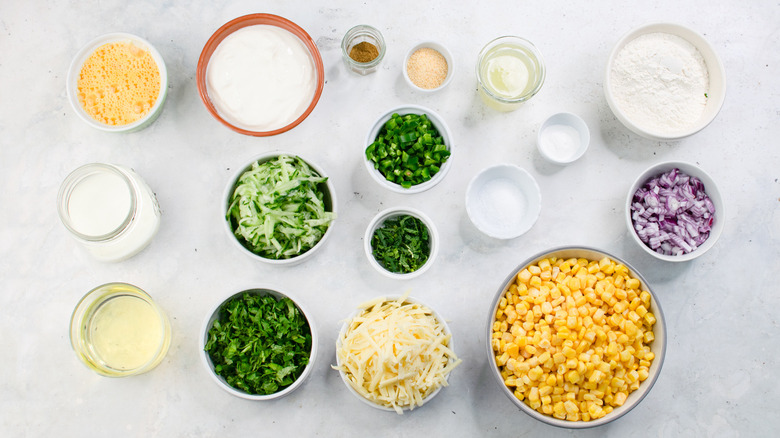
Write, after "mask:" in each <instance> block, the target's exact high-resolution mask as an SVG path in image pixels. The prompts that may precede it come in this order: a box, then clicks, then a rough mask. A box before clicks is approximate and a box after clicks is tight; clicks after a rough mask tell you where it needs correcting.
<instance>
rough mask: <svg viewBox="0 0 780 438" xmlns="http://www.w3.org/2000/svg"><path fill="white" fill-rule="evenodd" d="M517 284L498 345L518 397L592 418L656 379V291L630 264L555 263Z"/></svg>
mask: <svg viewBox="0 0 780 438" xmlns="http://www.w3.org/2000/svg"><path fill="white" fill-rule="evenodd" d="M514 280H515V281H514V283H513V284H511V285H510V286H509V287H508V288H507V292H506V293H505V294H504V295H505V296H503V297H502V298H501V300H500V301H499V308H498V309H497V311H496V321H495V323H494V324H493V327H492V328H493V333H492V336H491V346H492V348H493V350H494V351H495V352H496V362H497V363H498V364H499V367H500V369H501V370H500V371H501V376H502V378H503V380H504V383H505V384H506V385H507V387H511V388H512V390H513V392H514V394H515V396H516V397H517V398H518V399H520V400H524V401H525V403H527V404H528V405H529V406H531V408H533V409H535V410H537V411H539V412H542V413H544V414H546V415H552V416H553V417H555V418H565V419H567V420H572V421H588V420H592V419H596V418H601V417H603V416H604V415H607V414H608V413H609V412H611V411H612V409H614V407H617V406H620V405H621V404H622V403H625V400H626V398H627V397H628V395H629V394H630V392H631V391H633V390H635V389H636V388H638V387H639V385H640V383H641V382H642V381H644V380H646V379H648V378H649V368H650V366H651V364H652V361H653V359H654V357H655V356H654V355H653V353H652V352H651V351H650V347H649V344H650V343H651V342H652V341H653V340H654V336H653V330H652V328H653V325H654V324H655V323H656V319H655V316H654V315H653V314H652V312H650V307H651V306H650V302H651V299H650V298H651V296H650V294H649V293H648V292H647V291H642V290H639V287H640V286H641V282H640V281H639V280H638V279H637V278H634V277H632V276H631V274H630V273H629V272H628V269H627V267H626V266H625V265H622V264H619V263H615V262H614V261H612V260H610V259H609V258H608V257H605V258H602V259H601V260H598V261H589V260H586V259H583V258H581V259H575V258H570V259H567V260H562V259H555V258H548V259H543V260H541V261H539V262H538V263H536V264H534V265H531V266H528V267H526V268H525V269H523V270H521V271H520V272H518V274H517V275H516V276H515V279H514Z"/></svg>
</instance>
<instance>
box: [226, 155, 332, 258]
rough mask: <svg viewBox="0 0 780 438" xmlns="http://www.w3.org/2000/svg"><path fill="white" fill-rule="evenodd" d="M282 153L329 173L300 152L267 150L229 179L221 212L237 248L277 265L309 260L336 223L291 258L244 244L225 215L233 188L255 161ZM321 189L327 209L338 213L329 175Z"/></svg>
mask: <svg viewBox="0 0 780 438" xmlns="http://www.w3.org/2000/svg"><path fill="white" fill-rule="evenodd" d="M281 155H288V156H297V157H300V158H301V159H303V161H305V162H306V164H308V165H309V167H311V169H312V170H314V171H315V172H317V173H318V174H319V175H320V176H325V177H327V176H328V175H327V174H326V173H325V172H324V171H323V170H322V168H320V167H319V166H318V165H317V164H315V163H313V162H312V161H310V160H308V159H306V158H303V157H301V156H300V155H298V154H293V153H289V152H281V151H275V152H267V153H264V154H261V155H258V156H257V157H255V158H254V159H253V160H251V161H250V162H249V163H247V164H246V165H245V166H242V167H241V168H240V169H239V170H238V171H237V172H235V173H234V174H233V176H232V177H231V178H230V181H228V183H227V186H226V187H225V191H224V193H223V195H222V204H221V205H220V209H219V212H220V214H221V215H222V222H223V223H224V229H225V231H226V232H227V234H228V237H229V239H230V240H231V241H232V242H233V243H234V244H235V246H236V247H237V248H239V249H240V250H241V252H243V253H244V254H246V255H248V256H249V257H250V258H252V259H254V260H259V261H261V262H263V263H268V264H270V265H276V266H292V265H296V264H298V263H301V262H303V261H305V260H308V259H309V258H311V257H312V256H313V255H314V254H316V253H317V251H318V250H319V249H320V248H322V246H323V245H324V244H325V241H326V240H327V239H328V237H329V236H330V235H331V234H332V231H333V225H334V223H335V219H334V221H333V222H331V224H330V226H329V227H328V229H327V231H326V232H325V234H324V235H323V236H322V238H321V239H320V241H319V242H317V244H315V245H314V246H313V247H312V248H310V249H309V250H308V251H306V252H304V253H303V254H300V255H298V256H296V257H292V258H289V259H271V258H267V257H263V256H261V255H259V254H256V253H254V252H252V251H251V250H249V248H247V247H246V246H244V244H243V243H242V242H241V241H240V240H239V238H238V237H236V235H235V234H234V233H233V229H232V225H231V223H230V222H229V221H228V220H226V218H225V216H226V213H227V209H228V207H229V206H230V197H231V196H232V195H233V189H234V188H235V185H236V182H237V181H238V179H239V178H240V177H241V175H242V174H243V173H244V172H245V171H247V170H249V169H251V168H252V164H254V163H255V162H260V163H263V162H266V161H269V160H271V159H273V158H276V157H278V156H281ZM319 189H320V190H321V191H322V193H323V202H324V203H325V209H326V210H327V211H330V212H333V213H334V214H336V215H337V212H336V188H335V187H334V186H333V183H332V182H331V179H330V177H328V180H327V181H326V182H325V183H324V184H320V186H319Z"/></svg>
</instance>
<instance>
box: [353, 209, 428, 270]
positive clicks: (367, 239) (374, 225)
mask: <svg viewBox="0 0 780 438" xmlns="http://www.w3.org/2000/svg"><path fill="white" fill-rule="evenodd" d="M407 215H408V216H414V217H416V218H418V219H420V220H421V221H422V222H423V224H424V225H425V226H426V228H428V237H429V239H430V253H429V254H428V260H427V261H426V262H425V264H424V265H422V266H421V267H420V269H418V270H416V271H414V272H410V273H407V274H404V273H398V272H391V271H389V270H387V269H386V268H385V267H384V266H382V265H381V264H380V263H379V262H378V261H377V260H376V258H374V255H373V248H372V246H371V238H372V237H373V236H374V232H376V230H377V229H378V228H381V227H382V225H383V224H384V223H385V221H386V220H388V219H392V218H396V217H399V216H407ZM363 249H364V250H365V252H366V258H367V259H368V263H369V264H371V266H373V267H374V269H376V270H377V271H378V272H379V273H380V274H382V275H384V276H386V277H389V278H393V279H396V280H409V279H412V278H415V277H418V276H420V275H422V273H423V272H425V271H427V270H428V269H430V267H431V266H432V265H433V261H434V260H435V259H436V255H437V254H438V253H439V233H438V232H437V231H436V226H435V225H434V224H433V221H432V220H431V218H429V217H428V216H427V215H426V214H425V213H423V212H421V211H419V210H416V209H414V208H409V207H391V208H388V209H386V210H383V211H381V212H379V213H378V214H377V215H376V216H374V218H373V219H372V220H371V222H369V224H368V227H366V234H365V235H364V236H363Z"/></svg>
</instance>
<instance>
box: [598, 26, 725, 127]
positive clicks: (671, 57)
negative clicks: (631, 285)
mask: <svg viewBox="0 0 780 438" xmlns="http://www.w3.org/2000/svg"><path fill="white" fill-rule="evenodd" d="M604 94H605V95H606V99H607V103H608V104H609V107H610V108H611V109H612V112H613V113H614V114H615V117H617V119H618V120H620V122H621V123H623V125H625V126H626V127H627V128H628V129H630V130H631V131H633V132H634V133H636V134H638V135H640V136H642V137H645V138H648V139H651V140H658V141H672V140H679V139H681V138H684V137H687V136H690V135H693V134H695V133H697V132H699V131H700V130H702V129H704V128H705V127H706V126H707V125H709V124H710V123H711V122H712V120H713V119H715V116H717V115H718V112H719V111H720V109H721V107H722V106H723V101H724V100H725V97H726V75H725V70H724V68H723V64H722V63H721V61H720V58H719V57H718V55H717V53H715V50H714V49H713V48H712V46H711V45H710V44H709V43H708V42H707V40H705V39H704V37H702V36H701V35H699V34H698V33H696V32H695V31H693V30H692V29H690V28H688V27H685V26H682V25H679V24H673V23H652V24H647V25H644V26H641V27H639V28H636V29H634V30H632V31H630V32H628V33H627V34H625V35H624V36H623V37H622V38H621V39H620V40H619V41H618V43H617V44H616V45H615V47H614V49H613V50H612V53H611V55H610V57H609V61H608V62H607V68H606V77H605V80H604Z"/></svg>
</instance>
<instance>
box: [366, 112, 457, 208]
mask: <svg viewBox="0 0 780 438" xmlns="http://www.w3.org/2000/svg"><path fill="white" fill-rule="evenodd" d="M452 145H453V141H452V133H451V132H450V129H449V127H447V124H446V123H445V122H444V119H443V118H442V117H441V116H440V115H439V114H437V113H436V112H435V111H433V110H431V109H429V108H425V107H422V106H419V105H402V106H398V107H395V108H392V109H390V110H388V111H386V112H384V113H383V114H382V115H381V116H379V117H378V118H377V119H376V121H375V122H374V124H373V125H372V127H371V129H370V130H369V131H368V135H367V136H366V148H365V149H364V150H363V159H364V162H365V164H366V169H367V170H368V173H369V174H370V175H371V177H372V178H373V179H374V181H376V182H377V183H378V184H379V185H381V186H383V187H386V188H388V189H390V190H392V191H393V192H396V193H405V194H412V193H420V192H423V191H425V190H428V189H430V188H431V187H433V186H435V185H436V184H438V183H440V182H441V180H442V179H444V176H445V175H447V172H449V170H450V167H451V164H452Z"/></svg>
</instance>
